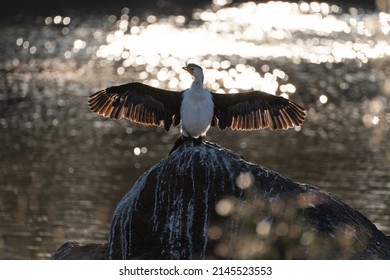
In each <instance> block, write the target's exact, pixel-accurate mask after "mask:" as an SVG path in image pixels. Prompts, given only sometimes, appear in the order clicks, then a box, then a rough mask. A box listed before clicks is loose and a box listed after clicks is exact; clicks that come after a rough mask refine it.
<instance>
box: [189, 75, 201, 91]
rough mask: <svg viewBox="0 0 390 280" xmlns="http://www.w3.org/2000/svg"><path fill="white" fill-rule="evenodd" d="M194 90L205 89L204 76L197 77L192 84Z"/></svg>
mask: <svg viewBox="0 0 390 280" xmlns="http://www.w3.org/2000/svg"><path fill="white" fill-rule="evenodd" d="M191 89H192V90H197V89H203V77H197V78H195V80H194V81H193V82H192V84H191Z"/></svg>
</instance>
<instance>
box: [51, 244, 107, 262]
mask: <svg viewBox="0 0 390 280" xmlns="http://www.w3.org/2000/svg"><path fill="white" fill-rule="evenodd" d="M106 253H107V243H106V244H96V243H91V244H87V245H81V244H79V243H77V242H66V243H65V244H64V245H62V246H61V247H60V248H59V249H58V250H57V252H55V254H53V256H52V259H54V260H104V259H105V257H106Z"/></svg>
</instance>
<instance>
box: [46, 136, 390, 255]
mask: <svg viewBox="0 0 390 280" xmlns="http://www.w3.org/2000/svg"><path fill="white" fill-rule="evenodd" d="M286 160H288V159H286ZM313 164H315V163H313ZM70 245H71V246H70ZM70 245H69V244H68V245H66V244H65V245H64V246H65V247H64V246H63V247H61V248H60V249H59V251H58V252H57V253H56V254H54V255H53V258H54V259H88V258H90V259H95V258H96V257H97V258H107V259H390V240H389V237H387V236H385V235H384V234H383V233H382V232H381V231H379V230H378V229H377V228H376V226H375V225H374V224H373V223H372V222H370V221H369V220H368V219H367V218H365V217H364V216H363V215H362V214H360V213H359V212H358V211H357V210H355V209H352V208H351V207H349V206H348V205H346V204H345V203H343V202H342V201H341V200H340V199H338V198H336V197H334V196H332V195H331V194H330V193H327V192H325V191H323V190H321V189H320V188H317V187H315V186H311V185H307V184H301V183H296V182H294V181H292V180H290V179H289V178H286V177H284V176H282V175H280V174H278V173H276V172H273V171H271V170H268V169H266V168H264V167H262V166H260V165H256V164H253V163H250V162H247V161H245V160H244V159H243V158H241V157H240V156H239V155H237V154H236V153H234V152H232V151H230V150H227V149H225V148H223V147H221V146H218V145H216V144H214V143H211V142H201V143H199V142H193V141H191V140H188V141H186V142H184V144H183V145H182V146H180V147H179V148H178V149H177V150H175V151H174V152H173V153H172V154H171V155H169V156H168V157H166V158H164V159H162V160H161V161H160V162H159V163H158V164H156V165H155V166H153V167H152V168H150V169H149V170H148V171H147V172H145V173H144V174H143V175H142V176H141V177H140V178H139V179H138V181H137V182H136V183H135V184H134V186H133V188H132V189H131V190H130V191H129V192H128V193H127V194H126V195H125V196H124V197H123V199H122V200H121V201H120V203H119V204H118V206H117V208H116V210H115V212H114V215H113V220H112V225H111V231H110V237H109V242H108V247H107V248H106V247H105V245H96V244H92V245H89V246H87V247H84V246H80V245H79V244H76V245H75V244H73V243H70ZM106 249H107V252H106V251H105V250H106Z"/></svg>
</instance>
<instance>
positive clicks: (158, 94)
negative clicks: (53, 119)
mask: <svg viewBox="0 0 390 280" xmlns="http://www.w3.org/2000/svg"><path fill="white" fill-rule="evenodd" d="M181 98H182V95H181V93H180V92H175V91H169V90H163V89H158V88H154V87H151V86H148V85H145V84H142V83H128V84H123V85H119V86H112V87H109V88H106V89H102V90H100V91H98V92H96V93H94V94H92V95H91V96H89V98H88V106H89V108H90V109H91V111H93V112H95V113H97V114H99V115H102V116H104V117H107V118H113V119H121V118H126V119H128V120H130V121H133V122H136V123H140V124H146V125H156V126H164V128H165V130H166V131H168V130H169V128H170V126H171V124H172V123H173V124H174V125H178V124H179V123H180V103H181Z"/></svg>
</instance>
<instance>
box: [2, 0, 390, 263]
mask: <svg viewBox="0 0 390 280" xmlns="http://www.w3.org/2000/svg"><path fill="white" fill-rule="evenodd" d="M214 2H215V3H217V4H218V3H219V4H221V5H219V6H218V5H213V6H207V7H204V8H202V9H195V10H185V11H183V12H182V13H181V14H180V13H178V12H177V11H172V13H171V14H169V13H167V12H166V11H165V12H164V15H162V14H160V13H159V12H153V13H152V12H148V13H146V12H143V10H142V9H141V8H139V7H138V8H137V9H132V7H129V8H123V7H121V8H118V10H117V12H116V13H115V14H112V15H111V14H106V13H104V12H103V13H95V14H88V15H86V14H84V13H82V12H77V11H72V10H69V11H67V12H64V14H61V15H52V14H47V15H44V16H34V17H32V16H26V17H19V18H17V19H9V20H3V21H2V22H1V25H0V31H1V34H2V38H3V39H2V42H1V43H0V51H1V53H2V55H1V59H0V131H1V133H0V143H1V146H0V158H1V161H0V258H1V259H44V258H48V257H49V256H50V254H51V253H53V252H54V251H55V250H56V249H57V248H58V247H59V246H60V245H62V244H63V243H64V242H65V241H68V240H74V241H79V242H84V243H88V242H106V241H107V239H108V232H109V227H110V222H111V215H112V212H113V210H114V209H115V206H116V204H117V203H118V202H119V200H120V199H121V197H122V196H123V195H124V194H125V193H126V192H127V191H128V190H129V189H130V187H131V186H132V184H133V183H134V182H135V181H136V180H137V178H138V177H139V176H140V175H141V174H142V173H143V172H145V171H146V170H148V169H149V168H150V167H151V166H153V165H154V164H156V163H157V162H158V161H159V160H160V159H161V158H163V157H165V156H166V155H167V153H168V152H169V151H170V149H171V147H172V145H173V143H174V141H175V140H176V138H177V136H178V133H179V131H178V129H177V128H174V129H171V130H170V132H169V133H165V132H164V131H163V129H162V128H160V127H145V126H140V125H136V124H133V123H130V122H127V121H125V120H123V121H112V120H106V119H104V118H102V117H100V116H97V115H94V114H92V113H90V112H89V110H88V108H87V96H88V95H89V94H91V93H93V92H94V91H96V90H98V89H100V88H103V87H106V86H109V85H114V84H120V83H125V82H129V81H133V80H137V81H142V82H144V83H148V84H150V85H153V86H157V87H164V88H170V89H173V90H181V89H184V88H186V87H188V86H189V84H190V82H191V78H190V76H189V75H188V74H187V73H184V72H185V71H183V70H181V67H182V66H183V65H184V64H185V63H186V62H196V63H201V64H202V65H203V67H204V68H205V69H206V70H205V75H206V78H205V83H206V86H207V87H208V88H210V89H212V90H213V91H219V92H237V91H246V90H251V89H261V90H263V91H267V92H269V93H277V94H282V95H283V96H285V97H289V98H291V99H293V100H294V101H296V102H297V103H299V104H301V105H303V106H304V107H305V108H307V110H308V117H307V121H306V122H305V123H304V125H303V126H302V127H300V128H298V129H292V130H289V131H282V132H273V131H266V130H263V131H257V132H237V131H230V130H226V131H223V132H220V131H218V130H217V129H211V130H210V131H209V133H208V136H207V139H208V140H210V141H215V142H217V143H219V144H220V145H222V146H225V147H228V148H230V149H232V150H234V151H236V152H238V153H240V154H242V155H243V156H244V157H245V158H246V159H247V160H249V161H252V162H254V163H257V164H261V165H263V166H266V167H267V168H270V169H273V170H275V171H277V172H279V173H282V174H285V175H286V176H288V177H290V178H292V179H294V180H296V181H300V182H305V183H309V184H313V185H316V186H319V187H321V188H323V189H325V190H327V191H329V192H331V193H333V194H335V195H336V196H338V197H339V198H341V199H342V200H344V201H345V202H346V203H348V204H349V205H351V206H352V207H354V208H356V209H358V210H359V211H360V212H362V213H363V214H364V215H366V216H367V217H368V218H369V219H370V220H371V221H372V222H374V223H375V224H376V225H377V226H378V228H379V229H380V230H382V231H383V232H384V233H385V234H387V235H389V234H390V180H389V179H390V173H389V170H390V152H389V151H390V141H389V139H390V138H389V136H390V135H389V124H390V109H389V108H388V104H389V99H390V78H389V77H390V60H389V57H390V39H389V32H390V15H388V14H385V13H377V12H371V11H365V10H363V9H360V8H354V7H350V8H340V7H338V6H335V5H330V4H326V3H321V4H320V3H314V4H313V3H312V4H306V3H302V4H299V5H298V4H290V3H268V4H259V5H255V4H253V3H248V4H242V5H237V6H233V7H228V6H223V5H222V4H223V2H224V1H214Z"/></svg>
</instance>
